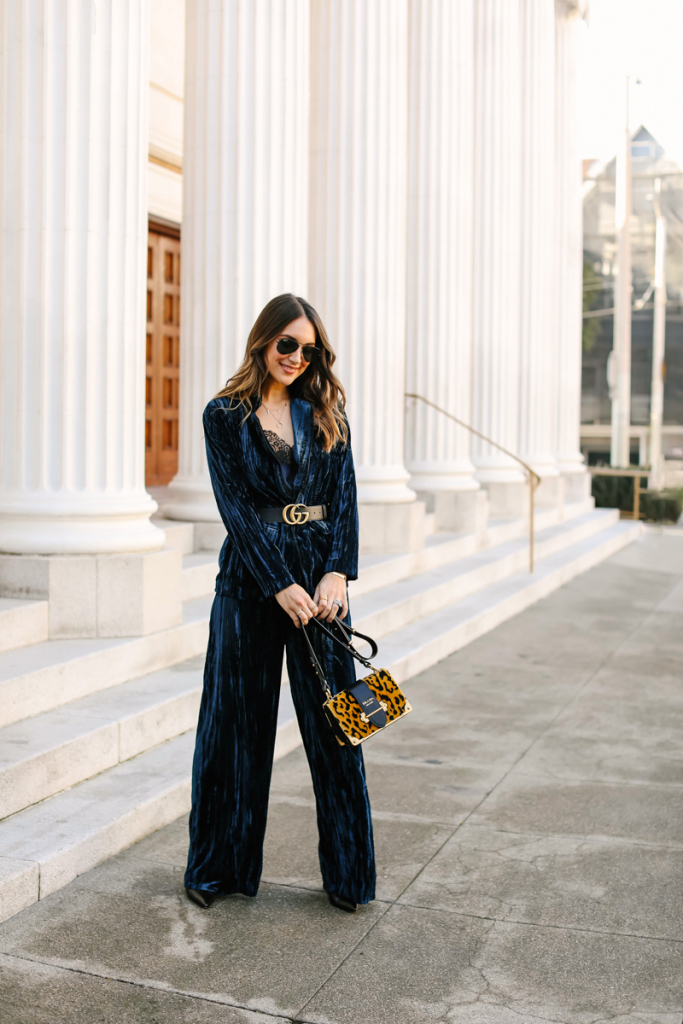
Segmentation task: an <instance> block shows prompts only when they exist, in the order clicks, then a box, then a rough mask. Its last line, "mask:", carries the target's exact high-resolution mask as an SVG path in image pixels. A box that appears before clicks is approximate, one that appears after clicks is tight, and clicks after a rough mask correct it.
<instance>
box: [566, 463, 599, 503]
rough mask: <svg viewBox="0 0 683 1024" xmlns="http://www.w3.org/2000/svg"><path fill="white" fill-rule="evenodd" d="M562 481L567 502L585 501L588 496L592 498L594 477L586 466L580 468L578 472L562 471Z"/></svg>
mask: <svg viewBox="0 0 683 1024" xmlns="http://www.w3.org/2000/svg"><path fill="white" fill-rule="evenodd" d="M562 481H563V485H564V501H565V503H566V504H572V503H573V502H576V501H585V500H586V499H587V498H590V496H591V482H592V477H591V475H590V473H589V472H588V471H587V470H586V469H585V468H582V469H580V470H579V471H578V472H573V473H562Z"/></svg>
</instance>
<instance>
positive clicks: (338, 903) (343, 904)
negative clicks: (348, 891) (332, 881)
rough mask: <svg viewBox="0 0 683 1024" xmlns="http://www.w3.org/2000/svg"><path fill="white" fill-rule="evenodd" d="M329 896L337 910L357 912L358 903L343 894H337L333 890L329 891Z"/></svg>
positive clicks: (349, 912)
mask: <svg viewBox="0 0 683 1024" xmlns="http://www.w3.org/2000/svg"><path fill="white" fill-rule="evenodd" d="M327 898H328V899H329V901H330V903H331V904H332V906H333V907H336V908H337V910H345V911H346V913H347V914H355V913H356V911H357V910H358V904H357V903H351V902H350V901H349V900H345V899H344V897H343V896H335V894H334V893H333V892H328V894H327Z"/></svg>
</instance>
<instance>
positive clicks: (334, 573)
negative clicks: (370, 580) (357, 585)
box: [329, 569, 346, 583]
mask: <svg viewBox="0 0 683 1024" xmlns="http://www.w3.org/2000/svg"><path fill="white" fill-rule="evenodd" d="M329 572H330V576H338V577H339V579H340V580H344V583H346V573H343V572H337V570H336V569H330V570H329Z"/></svg>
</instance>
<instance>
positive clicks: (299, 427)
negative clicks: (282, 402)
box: [291, 398, 313, 491]
mask: <svg viewBox="0 0 683 1024" xmlns="http://www.w3.org/2000/svg"><path fill="white" fill-rule="evenodd" d="M291 415H292V430H293V431H294V450H295V453H296V461H297V464H298V467H299V468H298V470H297V474H296V477H295V479H294V490H295V491H299V490H300V489H301V485H302V481H304V480H305V479H306V475H307V472H308V460H309V458H310V455H311V443H312V440H313V409H312V408H311V406H310V405H309V403H308V402H304V401H303V399H301V398H294V399H292V405H291Z"/></svg>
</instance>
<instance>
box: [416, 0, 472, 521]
mask: <svg viewBox="0 0 683 1024" xmlns="http://www.w3.org/2000/svg"><path fill="white" fill-rule="evenodd" d="M474 7H475V4H474V0H459V2H458V3H455V4H454V3H453V2H452V0H410V5H409V31H408V37H409V40H410V44H409V117H408V260H407V263H408V273H407V339H406V347H407V351H406V390H407V391H409V392H413V393H417V394H419V395H423V396H424V397H425V398H428V399H429V400H430V401H432V402H434V403H435V404H437V405H439V406H441V407H442V408H444V409H446V410H448V411H449V412H451V413H452V414H453V415H455V416H457V417H458V418H459V419H462V420H464V421H465V422H466V423H469V422H470V421H471V370H472V238H473V236H472V228H473V223H472V204H473V189H474V181H473V170H474V168H473V163H472V150H473V141H474V108H473V102H474ZM405 451H406V468H407V469H408V471H409V472H410V474H411V477H410V486H411V487H412V488H414V490H415V491H417V492H418V493H420V494H422V493H425V494H429V493H431V494H432V495H434V494H435V493H443V492H447V493H451V494H452V493H453V492H456V491H459V492H474V491H477V490H478V489H479V484H478V483H477V481H476V480H475V479H474V477H473V475H472V474H473V472H474V466H473V465H472V462H471V461H470V435H469V434H468V432H467V431H466V430H464V429H463V428H461V427H458V426H456V425H455V424H454V423H453V422H451V421H449V420H448V419H446V418H445V417H444V416H442V415H441V414H440V413H438V412H436V411H434V410H433V409H431V408H429V407H428V406H426V405H425V404H424V403H421V402H416V401H412V402H409V404H408V411H407V416H406V441H405ZM433 500H434V498H433V497H432V501H433ZM468 500H469V499H465V501H468ZM470 503H471V502H470Z"/></svg>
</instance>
